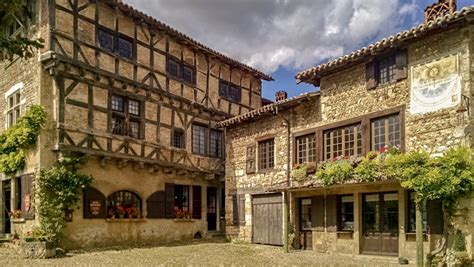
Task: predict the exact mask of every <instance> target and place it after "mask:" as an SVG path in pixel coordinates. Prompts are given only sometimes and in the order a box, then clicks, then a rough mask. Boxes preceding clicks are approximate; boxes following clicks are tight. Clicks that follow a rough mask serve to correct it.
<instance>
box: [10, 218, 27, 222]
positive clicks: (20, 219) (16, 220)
mask: <svg viewBox="0 0 474 267" xmlns="http://www.w3.org/2000/svg"><path fill="white" fill-rule="evenodd" d="M10 221H11V222H12V223H25V222H26V220H25V218H16V219H10Z"/></svg>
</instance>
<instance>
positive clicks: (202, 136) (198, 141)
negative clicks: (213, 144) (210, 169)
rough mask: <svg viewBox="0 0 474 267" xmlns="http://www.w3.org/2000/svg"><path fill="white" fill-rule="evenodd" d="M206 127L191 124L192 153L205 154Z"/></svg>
mask: <svg viewBox="0 0 474 267" xmlns="http://www.w3.org/2000/svg"><path fill="white" fill-rule="evenodd" d="M207 130H208V129H207V127H206V126H203V125H198V124H194V125H193V153H194V154H201V155H205V154H207V149H206V140H207Z"/></svg>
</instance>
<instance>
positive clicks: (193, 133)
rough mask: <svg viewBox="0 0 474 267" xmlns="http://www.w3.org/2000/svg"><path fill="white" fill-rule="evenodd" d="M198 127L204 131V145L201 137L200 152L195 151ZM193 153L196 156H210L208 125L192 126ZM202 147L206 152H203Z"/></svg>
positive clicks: (194, 124)
mask: <svg viewBox="0 0 474 267" xmlns="http://www.w3.org/2000/svg"><path fill="white" fill-rule="evenodd" d="M196 127H199V128H202V129H203V130H204V140H203V141H202V142H203V143H202V144H201V140H200V139H201V136H199V151H196V150H195V146H196V138H195V130H194V129H195V128H196ZM191 133H192V135H191V151H192V153H193V154H196V155H202V156H207V154H208V149H207V147H208V144H209V127H208V126H206V125H203V124H200V123H193V125H192V126H191ZM201 147H203V149H204V151H203V152H201Z"/></svg>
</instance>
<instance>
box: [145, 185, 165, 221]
mask: <svg viewBox="0 0 474 267" xmlns="http://www.w3.org/2000/svg"><path fill="white" fill-rule="evenodd" d="M146 210H147V212H146V217H147V218H153V219H163V218H165V214H166V213H165V191H157V192H155V193H153V194H151V195H150V196H149V197H148V199H147V200H146Z"/></svg>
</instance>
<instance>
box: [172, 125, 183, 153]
mask: <svg viewBox="0 0 474 267" xmlns="http://www.w3.org/2000/svg"><path fill="white" fill-rule="evenodd" d="M173 146H174V147H176V148H184V131H183V130H182V129H175V130H174V134H173Z"/></svg>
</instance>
